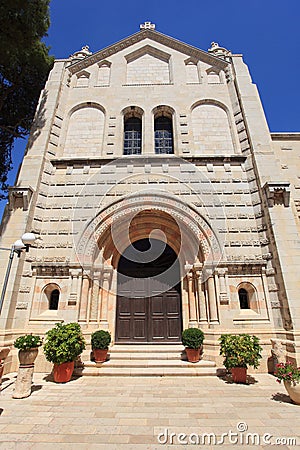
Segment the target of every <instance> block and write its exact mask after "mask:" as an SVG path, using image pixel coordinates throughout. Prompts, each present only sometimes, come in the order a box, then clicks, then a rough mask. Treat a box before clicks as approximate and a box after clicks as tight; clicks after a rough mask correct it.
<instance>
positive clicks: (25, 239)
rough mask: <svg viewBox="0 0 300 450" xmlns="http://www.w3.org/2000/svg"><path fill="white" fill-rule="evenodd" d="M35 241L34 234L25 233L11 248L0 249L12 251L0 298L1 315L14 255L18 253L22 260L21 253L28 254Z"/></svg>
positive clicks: (1, 248)
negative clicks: (24, 251)
mask: <svg viewBox="0 0 300 450" xmlns="http://www.w3.org/2000/svg"><path fill="white" fill-rule="evenodd" d="M35 240H36V237H35V235H34V234H33V233H24V234H23V236H22V238H21V239H18V240H17V241H16V242H15V243H14V244H13V245H12V246H11V248H5V247H0V250H9V251H10V254H9V260H8V264H7V269H6V273H5V278H4V282H3V287H2V293H1V298H0V314H1V311H2V306H3V302H4V297H5V293H6V289H7V284H8V279H9V275H10V269H11V266H12V262H13V258H14V254H15V253H17V255H18V258H20V254H21V252H22V251H23V250H26V252H28V251H29V247H30V246H31V245H32V244H33V243H34V242H35Z"/></svg>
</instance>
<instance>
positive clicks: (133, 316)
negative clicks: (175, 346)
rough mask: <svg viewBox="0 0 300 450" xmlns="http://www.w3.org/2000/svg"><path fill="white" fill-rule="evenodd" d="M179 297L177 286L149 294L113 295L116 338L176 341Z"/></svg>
mask: <svg viewBox="0 0 300 450" xmlns="http://www.w3.org/2000/svg"><path fill="white" fill-rule="evenodd" d="M181 332H182V320H181V299H180V292H178V288H172V289H169V290H168V291H166V292H162V293H160V294H157V295H153V296H151V297H136V298H134V297H130V296H121V295H118V297H117V323H116V342H119V343H120V342H124V343H125V342H135V343H138V342H152V343H154V342H179V341H180V340H181Z"/></svg>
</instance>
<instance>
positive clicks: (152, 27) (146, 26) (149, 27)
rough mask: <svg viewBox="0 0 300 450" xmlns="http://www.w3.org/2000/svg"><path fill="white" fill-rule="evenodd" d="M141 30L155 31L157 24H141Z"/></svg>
mask: <svg viewBox="0 0 300 450" xmlns="http://www.w3.org/2000/svg"><path fill="white" fill-rule="evenodd" d="M140 30H155V23H151V22H144V23H141V25H140Z"/></svg>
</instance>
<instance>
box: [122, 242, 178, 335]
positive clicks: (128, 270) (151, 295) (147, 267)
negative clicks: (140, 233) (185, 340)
mask: <svg viewBox="0 0 300 450" xmlns="http://www.w3.org/2000/svg"><path fill="white" fill-rule="evenodd" d="M117 284H118V292H117V308H116V342H118V343H139V342H140V343H146V342H150V343H163V342H179V341H180V339H181V331H182V313H181V284H180V266H179V262H178V259H177V255H176V253H175V251H174V250H173V249H172V248H171V247H170V246H169V245H168V244H167V243H165V242H163V241H160V240H157V239H149V238H146V239H145V238H144V239H139V240H137V241H135V242H134V243H132V244H131V245H130V246H129V247H127V248H126V250H125V251H124V253H123V255H122V256H121V257H120V260H119V264H118V281H117Z"/></svg>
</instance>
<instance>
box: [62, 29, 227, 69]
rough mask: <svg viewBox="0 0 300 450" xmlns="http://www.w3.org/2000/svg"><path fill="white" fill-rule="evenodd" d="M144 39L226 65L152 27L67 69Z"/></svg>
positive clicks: (219, 59)
mask: <svg viewBox="0 0 300 450" xmlns="http://www.w3.org/2000/svg"><path fill="white" fill-rule="evenodd" d="M145 39H150V40H151V41H153V47H154V43H155V42H157V43H159V44H162V45H164V46H165V47H167V48H169V49H172V50H176V51H179V52H181V53H183V54H186V55H187V57H189V58H192V59H193V60H201V61H203V62H205V63H207V64H210V65H212V66H215V67H218V68H219V69H224V68H225V67H226V66H227V65H228V61H224V60H223V59H221V58H218V57H216V56H213V55H212V54H210V53H208V52H206V51H204V50H200V49H198V48H196V47H193V46H192V45H189V44H185V43H184V42H181V41H178V40H177V39H174V38H172V37H170V36H167V35H165V34H163V33H159V32H158V31H155V30H152V29H145V30H141V31H139V32H138V33H135V34H133V35H131V36H128V37H127V38H125V39H122V40H121V41H119V42H117V43H115V44H113V45H110V46H109V47H106V48H104V49H103V50H99V51H98V52H96V53H93V54H92V55H89V56H86V57H85V58H84V59H81V60H80V61H76V62H74V63H73V64H71V65H70V66H69V70H70V72H71V73H72V74H75V73H77V72H79V71H82V70H84V69H86V68H87V67H89V66H91V65H93V64H95V63H99V62H100V61H102V60H104V59H107V58H109V57H110V56H112V55H113V54H115V53H118V52H119V51H121V50H124V49H127V48H129V47H131V46H132V45H134V44H137V43H139V42H141V41H143V40H145Z"/></svg>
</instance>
